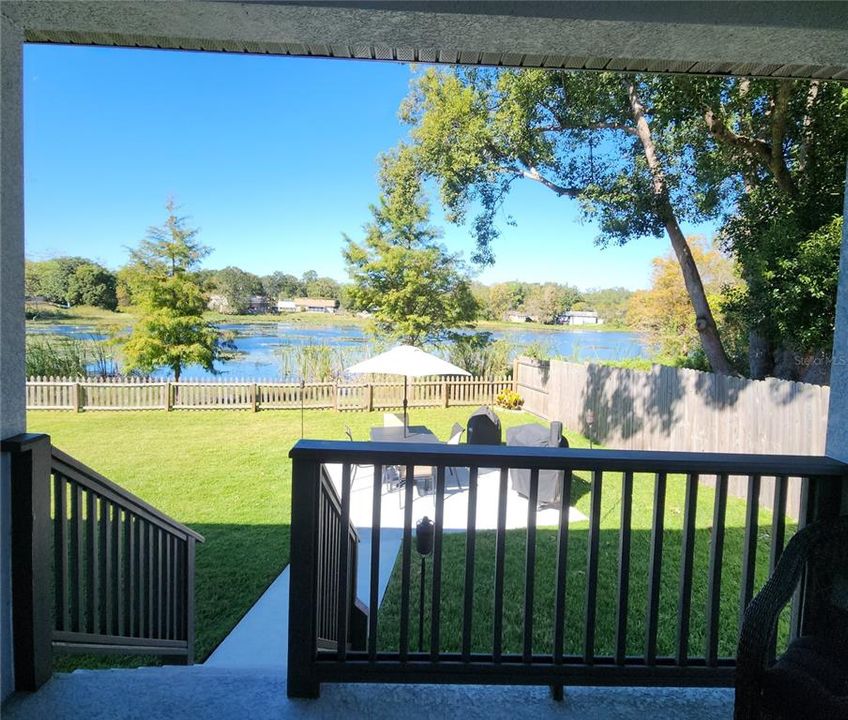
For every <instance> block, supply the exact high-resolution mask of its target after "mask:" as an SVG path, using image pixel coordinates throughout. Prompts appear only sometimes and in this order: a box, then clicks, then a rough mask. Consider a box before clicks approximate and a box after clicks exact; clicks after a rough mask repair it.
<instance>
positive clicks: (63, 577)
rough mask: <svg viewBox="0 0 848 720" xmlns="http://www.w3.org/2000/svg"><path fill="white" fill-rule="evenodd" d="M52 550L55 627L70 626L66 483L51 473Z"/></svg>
mask: <svg viewBox="0 0 848 720" xmlns="http://www.w3.org/2000/svg"><path fill="white" fill-rule="evenodd" d="M53 503H54V505H53V507H54V510H53V513H54V515H53V522H54V530H53V551H54V563H55V572H54V575H55V578H56V579H55V581H54V582H55V583H56V585H55V595H56V628H57V629H58V630H67V629H69V628H70V612H69V607H68V483H67V481H66V480H65V478H64V477H63V476H62V475H60V474H59V473H54V474H53Z"/></svg>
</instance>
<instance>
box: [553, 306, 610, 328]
mask: <svg viewBox="0 0 848 720" xmlns="http://www.w3.org/2000/svg"><path fill="white" fill-rule="evenodd" d="M557 323H558V324H560V325H603V323H604V321H603V320H601V319H600V318H599V317H598V313H596V312H595V311H594V310H569V311H568V312H566V313H563V314H562V315H560V316H559V317H558V318H557Z"/></svg>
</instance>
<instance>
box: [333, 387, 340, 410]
mask: <svg viewBox="0 0 848 720" xmlns="http://www.w3.org/2000/svg"><path fill="white" fill-rule="evenodd" d="M333 410H335V411H336V412H338V411H339V383H338V380H337V381H336V382H334V383H333Z"/></svg>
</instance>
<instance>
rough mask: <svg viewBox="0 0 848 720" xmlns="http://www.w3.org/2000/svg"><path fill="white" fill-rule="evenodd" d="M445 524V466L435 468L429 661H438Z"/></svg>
mask: <svg viewBox="0 0 848 720" xmlns="http://www.w3.org/2000/svg"><path fill="white" fill-rule="evenodd" d="M444 524H445V466H444V465H439V466H438V467H437V468H436V517H435V519H434V520H433V588H432V596H431V601H430V659H431V660H432V661H433V662H436V661H437V660H438V659H439V651H440V649H441V648H440V644H441V634H440V630H441V624H440V623H441V617H442V540H443V529H444Z"/></svg>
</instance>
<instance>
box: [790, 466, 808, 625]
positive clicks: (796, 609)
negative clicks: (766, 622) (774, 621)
mask: <svg viewBox="0 0 848 720" xmlns="http://www.w3.org/2000/svg"><path fill="white" fill-rule="evenodd" d="M810 482H811V481H810V478H809V477H802V478H801V498H800V502H799V503H798V530H801V529H802V528H803V527H804V526H806V524H807V519H808V517H809V514H810V506H811V500H812V498H811V497H810V495H811V493H812V488H811V487H810ZM805 576H806V573H804V575H802V577H801V582H800V583H799V584H798V587H796V588H795V593H794V594H793V595H792V609H791V610H790V612H789V638H790V640H795V639H796V638H798V637H800V636H801V630H802V627H801V625H802V623H803V619H804V618H803V614H804V585H805V584H806V579H805Z"/></svg>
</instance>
